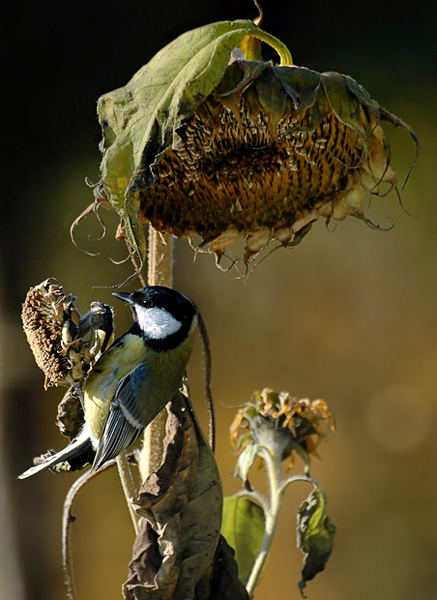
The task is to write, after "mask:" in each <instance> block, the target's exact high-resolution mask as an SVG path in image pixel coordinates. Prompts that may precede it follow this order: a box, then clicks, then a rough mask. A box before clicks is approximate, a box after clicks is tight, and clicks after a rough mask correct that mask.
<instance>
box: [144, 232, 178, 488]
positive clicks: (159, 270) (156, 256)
mask: <svg viewBox="0 0 437 600" xmlns="http://www.w3.org/2000/svg"><path fill="white" fill-rule="evenodd" d="M148 253H149V254H148V277H147V280H148V285H164V286H166V287H172V285H173V239H172V236H171V235H170V234H161V233H158V232H157V231H156V230H155V229H154V228H153V227H152V226H151V225H149V249H148ZM166 423H167V412H166V410H165V409H163V410H162V411H161V412H160V413H159V414H158V415H157V416H156V417H155V419H153V421H152V422H151V423H150V425H149V426H148V427H147V428H146V430H145V431H144V435H143V446H142V449H141V452H140V455H139V457H138V468H139V471H140V475H141V480H142V481H145V480H146V479H147V477H148V476H149V475H150V474H151V473H153V472H154V471H156V470H157V469H158V468H159V466H160V465H161V459H162V452H163V448H164V438H165V426H166Z"/></svg>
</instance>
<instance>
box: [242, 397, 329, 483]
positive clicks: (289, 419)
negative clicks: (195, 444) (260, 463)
mask: <svg viewBox="0 0 437 600" xmlns="http://www.w3.org/2000/svg"><path fill="white" fill-rule="evenodd" d="M333 429H334V419H333V416H332V414H331V413H330V411H329V409H328V405H327V404H326V402H325V401H324V400H312V401H311V400H308V399H307V398H302V399H298V398H295V397H294V396H291V395H290V394H289V393H288V392H275V391H273V390H271V389H270V388H264V389H263V390H261V391H257V392H254V393H253V395H252V398H251V400H250V402H248V403H247V404H244V405H243V406H242V407H241V408H240V409H239V410H238V412H237V414H236V416H235V418H234V420H233V422H232V424H231V427H230V440H231V443H232V445H233V446H234V448H236V450H237V451H238V452H239V454H240V456H239V464H238V465H237V473H240V474H241V471H243V473H246V472H247V464H248V462H249V463H250V464H252V462H253V460H254V459H255V457H256V456H257V448H267V449H268V451H269V452H271V453H272V454H277V455H280V456H281V459H282V460H285V459H287V458H288V459H289V461H290V466H292V465H293V464H294V458H295V454H296V453H297V454H298V455H299V456H301V457H302V458H303V460H304V462H305V465H306V468H307V469H308V468H309V461H310V455H314V456H317V447H318V445H319V443H320V441H321V440H322V439H323V438H324V437H325V436H326V435H327V433H328V432H329V431H333ZM251 461H252V462H251ZM242 479H244V477H242Z"/></svg>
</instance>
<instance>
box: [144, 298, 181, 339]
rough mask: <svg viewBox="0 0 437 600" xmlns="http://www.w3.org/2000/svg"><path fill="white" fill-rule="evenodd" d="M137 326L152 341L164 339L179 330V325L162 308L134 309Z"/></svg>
mask: <svg viewBox="0 0 437 600" xmlns="http://www.w3.org/2000/svg"><path fill="white" fill-rule="evenodd" d="M135 310H136V313H137V319H138V325H139V326H140V328H141V329H142V330H143V331H144V333H145V334H146V335H147V336H148V337H150V338H153V339H154V340H159V339H164V338H166V337H168V336H169V335H172V334H173V333H176V332H177V331H179V329H180V328H181V326H182V325H181V323H180V321H178V320H177V319H175V318H174V317H173V316H172V315H171V314H170V313H169V312H167V311H166V310H164V309H163V308H143V307H142V306H137V307H135Z"/></svg>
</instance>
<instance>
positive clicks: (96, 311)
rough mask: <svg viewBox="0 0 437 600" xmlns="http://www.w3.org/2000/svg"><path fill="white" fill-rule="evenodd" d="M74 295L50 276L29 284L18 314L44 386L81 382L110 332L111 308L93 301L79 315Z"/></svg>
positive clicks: (108, 337) (111, 327) (105, 343)
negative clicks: (31, 284) (83, 312)
mask: <svg viewBox="0 0 437 600" xmlns="http://www.w3.org/2000/svg"><path fill="white" fill-rule="evenodd" d="M75 301H76V296H73V295H72V294H64V292H63V289H62V286H61V285H59V283H58V282H57V281H56V279H54V278H53V277H51V278H49V279H46V280H45V281H43V282H42V283H40V284H39V285H37V286H35V287H32V288H30V290H29V291H28V293H27V295H26V299H25V301H24V304H23V307H22V312H21V318H22V323H23V329H24V332H25V334H26V337H27V341H28V343H29V346H30V348H31V350H32V352H33V355H34V357H35V361H36V364H37V365H38V367H39V368H40V369H41V370H42V371H43V372H44V375H45V383H44V387H45V388H47V387H48V386H50V385H56V386H57V385H76V384H77V383H79V382H81V381H82V380H83V379H84V377H85V376H86V374H87V373H88V371H89V369H90V368H91V367H92V365H93V364H94V362H95V361H96V360H97V358H98V356H99V355H100V353H101V352H102V351H103V350H104V349H105V347H106V346H107V344H108V342H109V339H110V337H111V335H112V330H113V326H112V309H111V308H110V307H109V306H108V305H105V304H102V303H101V302H93V303H92V304H91V308H90V311H89V312H88V313H86V314H85V315H84V316H83V317H81V315H80V313H79V311H78V309H77V308H76V307H75V305H74V303H75Z"/></svg>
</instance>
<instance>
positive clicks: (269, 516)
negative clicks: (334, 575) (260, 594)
mask: <svg viewBox="0 0 437 600" xmlns="http://www.w3.org/2000/svg"><path fill="white" fill-rule="evenodd" d="M262 457H263V459H264V462H265V466H266V470H267V475H268V481H269V501H270V502H269V509H268V511H266V512H265V519H266V522H265V531H264V537H263V540H262V543H261V548H260V551H259V553H258V556H257V557H256V560H255V562H254V565H253V568H252V572H251V574H250V576H249V579H248V581H247V584H246V589H247V593H248V594H249V596H250V597H251V598H252V596H253V592H254V589H255V587H256V585H257V583H258V580H259V578H260V576H261V573H262V570H263V568H264V565H265V563H266V561H267V558H268V555H269V551H270V546H271V545H272V542H273V537H274V535H275V530H276V525H277V523H278V518H279V512H280V510H281V505H282V499H283V495H284V488H283V487H282V485H281V484H282V473H281V459H280V458H279V457H278V456H272V455H271V454H270V452H269V451H268V450H267V449H265V450H264V451H263V453H262Z"/></svg>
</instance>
